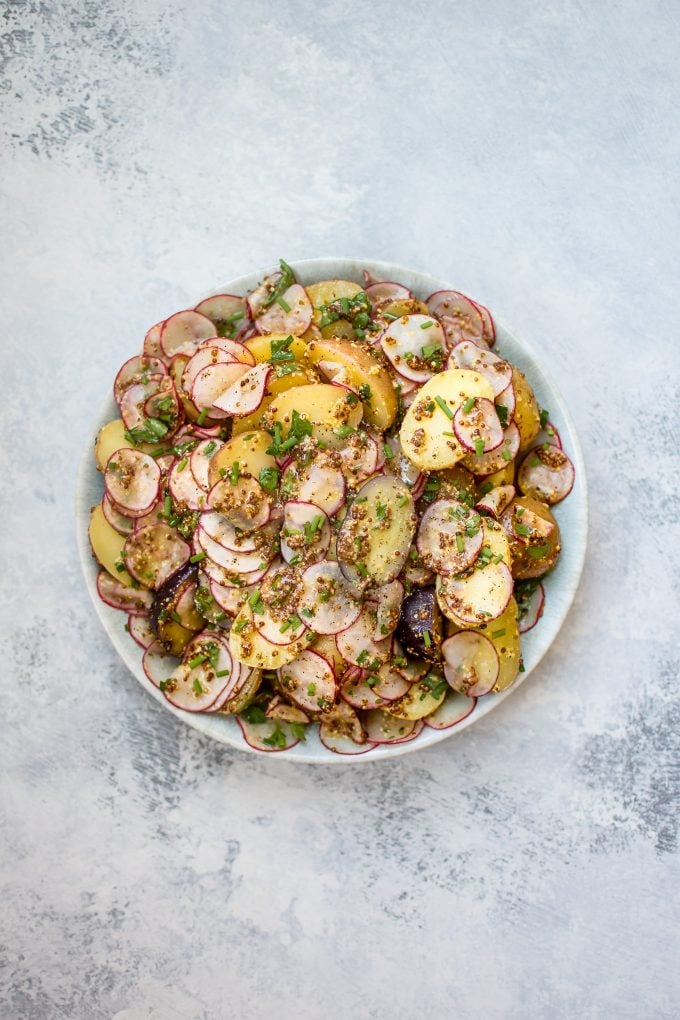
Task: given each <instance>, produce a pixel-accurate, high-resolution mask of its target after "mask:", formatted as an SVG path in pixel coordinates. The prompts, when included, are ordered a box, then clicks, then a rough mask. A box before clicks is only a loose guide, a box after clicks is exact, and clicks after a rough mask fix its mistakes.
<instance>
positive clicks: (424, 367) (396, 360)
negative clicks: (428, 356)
mask: <svg viewBox="0 0 680 1020" xmlns="http://www.w3.org/2000/svg"><path fill="white" fill-rule="evenodd" d="M428 324H429V325H428ZM431 345H438V346H439V347H441V348H442V350H444V347H445V337H444V331H443V329H442V327H441V323H439V322H438V321H437V320H436V319H433V317H432V316H431V315H402V316H401V318H399V319H395V321H394V322H391V323H390V325H389V326H388V327H387V329H386V330H385V332H384V333H383V334H382V337H381V340H380V346H381V347H382V350H383V353H384V354H385V356H386V358H387V359H388V361H389V362H390V364H391V365H392V367H393V368H394V370H395V371H396V372H397V373H398V374H399V375H400V376H403V377H404V378H405V379H410V380H411V381H412V382H416V383H418V382H427V380H428V379H431V378H432V376H433V375H434V372H433V371H432V369H431V368H429V367H428V363H427V362H426V361H425V360H424V357H423V348H424V347H425V346H431Z"/></svg>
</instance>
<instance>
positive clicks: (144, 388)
mask: <svg viewBox="0 0 680 1020" xmlns="http://www.w3.org/2000/svg"><path fill="white" fill-rule="evenodd" d="M162 378H163V376H161V375H155V376H152V377H151V378H150V379H148V380H147V382H146V383H141V382H135V383H130V385H129V386H128V387H127V388H126V389H125V390H124V391H123V393H122V395H121V397H120V400H119V401H118V408H119V410H120V416H121V418H122V419H123V424H124V425H125V428H126V429H134V428H136V427H137V425H142V424H143V423H144V419H145V418H146V417H147V414H146V413H145V410H144V405H145V404H146V402H147V400H148V399H149V397H152V396H153V395H154V393H157V392H158V388H159V385H160V381H161V379H162Z"/></svg>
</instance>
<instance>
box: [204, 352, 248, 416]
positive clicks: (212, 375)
mask: <svg viewBox="0 0 680 1020" xmlns="http://www.w3.org/2000/svg"><path fill="white" fill-rule="evenodd" d="M248 371H249V369H248V367H247V366H246V365H242V364H241V363H240V362H238V361H230V362H227V363H225V362H218V363H217V364H215V365H208V367H207V368H203V369H201V371H200V372H199V373H198V375H197V376H196V378H195V379H194V382H193V385H192V387H191V400H192V402H193V404H194V406H195V407H196V408H198V410H199V411H209V412H210V414H211V416H212V417H213V418H224V417H226V416H227V414H228V413H229V412H228V411H227V409H226V408H222V407H220V406H219V401H220V400H221V399H222V398H223V397H224V396H225V395H226V394H227V393H229V392H230V390H231V388H232V387H233V386H235V385H237V384H238V382H239V380H240V379H241V378H242V377H243V376H244V375H246V374H247V372H248ZM252 371H254V369H253V370H252Z"/></svg>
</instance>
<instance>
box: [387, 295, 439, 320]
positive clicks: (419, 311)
mask: <svg viewBox="0 0 680 1020" xmlns="http://www.w3.org/2000/svg"><path fill="white" fill-rule="evenodd" d="M380 311H381V312H383V313H384V312H387V314H388V315H396V317H397V318H398V319H400V318H401V317H402V315H429V314H430V309H429V308H428V307H427V305H426V304H425V302H424V301H419V300H418V298H402V299H401V300H399V301H390V302H389V303H388V304H386V305H383V307H382V308H381V309H380Z"/></svg>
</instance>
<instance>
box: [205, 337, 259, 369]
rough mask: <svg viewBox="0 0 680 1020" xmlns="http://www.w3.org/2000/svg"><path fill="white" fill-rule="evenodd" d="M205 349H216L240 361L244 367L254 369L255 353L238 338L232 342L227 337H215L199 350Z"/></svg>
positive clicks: (206, 341)
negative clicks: (247, 366) (248, 366)
mask: <svg viewBox="0 0 680 1020" xmlns="http://www.w3.org/2000/svg"><path fill="white" fill-rule="evenodd" d="M204 347H208V348H211V347H216V348H217V350H219V351H222V352H223V353H224V354H226V355H227V356H230V357H232V358H235V359H236V361H240V362H241V364H242V365H250V366H251V367H252V366H253V365H254V364H255V355H254V354H253V352H252V351H250V350H248V348H247V347H246V346H245V344H243V343H241V341H240V340H237V339H236V338H234V339H233V340H230V339H229V337H226V336H213V337H211V338H210V339H209V340H203V341H202V342H201V343H200V344H199V345H198V349H199V350H202V349H203V348H204Z"/></svg>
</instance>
